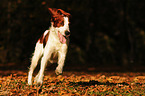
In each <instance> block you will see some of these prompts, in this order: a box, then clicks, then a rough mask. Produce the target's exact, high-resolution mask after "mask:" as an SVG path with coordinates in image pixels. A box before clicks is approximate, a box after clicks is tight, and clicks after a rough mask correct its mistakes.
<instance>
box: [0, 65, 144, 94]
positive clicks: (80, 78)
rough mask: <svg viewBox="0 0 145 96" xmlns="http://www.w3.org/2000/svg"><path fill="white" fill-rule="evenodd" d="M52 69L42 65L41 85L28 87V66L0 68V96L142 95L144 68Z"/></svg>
mask: <svg viewBox="0 0 145 96" xmlns="http://www.w3.org/2000/svg"><path fill="white" fill-rule="evenodd" d="M52 67H54V66H52ZM50 69H51V70H50ZM54 69H55V67H54V68H46V71H45V76H44V82H43V85H37V84H35V82H34V83H33V85H31V86H29V85H28V84H27V72H28V67H27V68H23V66H22V67H20V68H16V67H9V68H8V67H1V68H0V95H13V96H15V95H22V96H23V95H29V96H34V95H39V96H48V95H52V96H58V95H61V96H76V95H77V96H90V95H91V96H98V95H145V72H144V71H143V70H144V67H135V68H134V69H133V68H132V71H127V69H124V68H122V67H98V68H94V67H71V68H70V67H65V68H64V72H63V75H60V76H56V75H55V73H54ZM36 71H37V69H36ZM36 71H35V74H34V76H35V75H36Z"/></svg>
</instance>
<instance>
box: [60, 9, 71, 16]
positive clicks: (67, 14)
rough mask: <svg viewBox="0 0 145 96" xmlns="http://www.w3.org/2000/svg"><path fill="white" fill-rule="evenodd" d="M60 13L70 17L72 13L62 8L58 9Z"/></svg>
mask: <svg viewBox="0 0 145 96" xmlns="http://www.w3.org/2000/svg"><path fill="white" fill-rule="evenodd" d="M58 13H59V14H60V15H61V14H63V15H64V16H67V17H70V16H71V15H70V14H69V13H67V12H65V11H63V10H62V9H58Z"/></svg>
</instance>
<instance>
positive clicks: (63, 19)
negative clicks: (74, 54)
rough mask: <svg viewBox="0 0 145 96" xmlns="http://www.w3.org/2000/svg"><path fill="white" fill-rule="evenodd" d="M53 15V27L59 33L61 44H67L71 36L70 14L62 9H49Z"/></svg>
mask: <svg viewBox="0 0 145 96" xmlns="http://www.w3.org/2000/svg"><path fill="white" fill-rule="evenodd" d="M48 10H49V12H50V14H51V24H52V25H51V26H53V27H54V28H55V29H56V30H57V31H58V37H59V39H60V42H61V43H65V42H66V38H67V37H69V36H70V30H69V17H70V14H69V13H67V12H65V11H63V10H62V9H56V8H48Z"/></svg>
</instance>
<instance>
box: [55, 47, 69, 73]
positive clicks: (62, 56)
mask: <svg viewBox="0 0 145 96" xmlns="http://www.w3.org/2000/svg"><path fill="white" fill-rule="evenodd" d="M66 53H67V49H66V50H63V51H60V52H59V54H58V66H57V67H56V70H55V73H56V75H61V74H62V71H63V66H64V62H65V57H66Z"/></svg>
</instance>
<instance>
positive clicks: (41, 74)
mask: <svg viewBox="0 0 145 96" xmlns="http://www.w3.org/2000/svg"><path fill="white" fill-rule="evenodd" d="M50 56H51V52H50V51H49V52H45V53H44V55H43V57H42V59H41V65H40V71H39V73H38V74H37V76H36V77H35V82H36V83H37V84H42V83H43V77H44V70H45V67H46V65H47V61H48V59H49V58H50Z"/></svg>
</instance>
